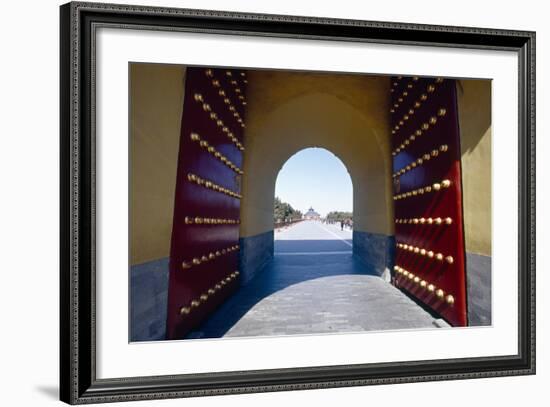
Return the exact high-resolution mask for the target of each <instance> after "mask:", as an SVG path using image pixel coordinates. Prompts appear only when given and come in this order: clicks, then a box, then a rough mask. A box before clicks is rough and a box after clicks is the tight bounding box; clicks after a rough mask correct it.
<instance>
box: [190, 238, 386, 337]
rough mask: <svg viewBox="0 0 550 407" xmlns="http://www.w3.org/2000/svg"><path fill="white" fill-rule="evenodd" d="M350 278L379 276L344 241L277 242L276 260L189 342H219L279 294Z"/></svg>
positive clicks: (229, 301)
mask: <svg viewBox="0 0 550 407" xmlns="http://www.w3.org/2000/svg"><path fill="white" fill-rule="evenodd" d="M350 274H362V275H371V276H378V274H377V273H375V272H374V271H373V270H369V269H367V268H366V266H365V265H364V263H362V262H361V261H360V260H359V259H357V258H355V257H354V256H353V254H352V251H351V247H350V246H348V245H347V244H345V243H343V241H342V240H278V241H275V256H274V258H273V260H272V261H271V262H270V263H269V264H267V265H266V266H265V267H264V268H263V270H262V271H261V272H259V273H258V274H257V275H256V276H255V277H254V278H253V279H252V280H251V281H250V282H249V283H248V284H247V285H245V286H244V287H241V288H240V289H239V290H238V291H237V292H236V293H235V294H234V295H233V296H232V297H231V298H229V299H228V300H227V301H226V302H224V303H223V304H222V305H221V306H220V308H219V309H218V310H217V311H215V312H214V313H213V314H212V315H211V316H210V317H209V318H208V319H207V320H206V321H205V322H204V323H203V324H202V325H201V326H199V327H198V328H197V329H196V330H194V331H192V332H190V333H189V334H188V335H187V337H186V339H192V338H220V337H222V336H224V334H225V333H226V332H227V331H228V330H229V329H231V327H233V326H234V325H235V324H236V323H237V322H238V321H239V320H240V319H241V318H242V317H243V316H244V315H245V314H246V313H247V312H248V311H250V309H251V308H253V307H254V306H255V305H256V304H257V303H259V302H260V301H262V300H263V299H264V298H266V297H268V296H270V295H272V294H274V293H276V292H278V291H280V290H283V289H285V288H287V287H289V286H291V285H294V284H299V283H301V282H304V281H308V280H313V279H317V278H321V277H328V276H338V275H350ZM327 295H329V293H327Z"/></svg>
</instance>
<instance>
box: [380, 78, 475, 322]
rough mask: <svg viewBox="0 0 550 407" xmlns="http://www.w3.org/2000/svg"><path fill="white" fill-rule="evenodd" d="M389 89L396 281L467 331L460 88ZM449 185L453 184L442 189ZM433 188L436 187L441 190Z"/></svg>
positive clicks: (447, 84) (451, 84)
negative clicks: (457, 92) (458, 110)
mask: <svg viewBox="0 0 550 407" xmlns="http://www.w3.org/2000/svg"><path fill="white" fill-rule="evenodd" d="M391 89H392V98H391V99H392V106H391V111H390V114H391V123H392V135H391V137H392V155H393V185H394V191H393V192H394V208H395V222H396V223H395V237H396V244H397V247H396V258H395V264H396V267H395V268H394V272H393V282H394V284H395V285H396V286H398V287H400V288H402V289H404V290H406V291H408V292H409V293H410V294H412V295H413V296H414V297H416V298H417V299H418V300H420V301H421V302H423V303H424V304H426V305H427V306H428V307H430V308H431V309H433V310H434V311H435V312H436V313H437V314H439V315H440V316H441V317H443V318H444V319H445V320H446V321H448V322H449V323H450V324H452V325H453V326H465V325H467V317H466V315H467V313H466V310H467V302H466V301H467V299H466V276H465V254H464V231H463V210H462V189H461V187H462V185H461V168H460V138H459V128H458V117H457V102H456V83H455V81H454V80H449V79H445V80H441V79H437V78H413V77H393V78H392V86H391ZM428 157H429V158H428ZM419 158H420V159H421V160H420V162H419V161H418V160H419ZM413 162H414V164H413ZM447 182H449V183H450V184H449V186H448V187H445V184H446V183H447ZM434 184H439V186H440V188H439V190H436V188H437V185H436V186H435V187H434ZM427 187H429V188H427ZM430 189H431V190H430ZM447 218H450V220H451V223H450V224H447V222H446V220H447ZM439 219H441V224H438V223H439ZM429 252H432V253H433V257H431V256H430V253H429ZM438 254H442V255H443V259H442V260H438V259H437V257H438ZM450 258H452V263H451V259H450ZM430 285H431V286H430ZM432 288H433V289H432ZM439 290H441V291H439ZM438 294H439V295H438Z"/></svg>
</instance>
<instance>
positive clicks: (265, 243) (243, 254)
mask: <svg viewBox="0 0 550 407" xmlns="http://www.w3.org/2000/svg"><path fill="white" fill-rule="evenodd" d="M239 245H240V258H239V270H240V272H241V285H245V284H247V283H248V282H250V280H252V278H253V277H254V276H255V275H256V274H258V273H259V272H260V271H261V270H262V269H263V268H264V266H265V265H266V264H267V263H269V262H270V261H271V260H272V259H273V231H272V230H270V231H269V232H265V233H261V234H259V235H255V236H250V237H241V238H240V239H239Z"/></svg>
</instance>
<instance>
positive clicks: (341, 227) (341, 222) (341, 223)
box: [340, 219, 344, 230]
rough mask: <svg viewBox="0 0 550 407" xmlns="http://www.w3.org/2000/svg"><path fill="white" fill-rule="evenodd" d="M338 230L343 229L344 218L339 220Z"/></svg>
mask: <svg viewBox="0 0 550 407" xmlns="http://www.w3.org/2000/svg"><path fill="white" fill-rule="evenodd" d="M340 230H344V219H342V220H341V221H340Z"/></svg>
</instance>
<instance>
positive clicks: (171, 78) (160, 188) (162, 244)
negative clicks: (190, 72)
mask: <svg viewBox="0 0 550 407" xmlns="http://www.w3.org/2000/svg"><path fill="white" fill-rule="evenodd" d="M184 80H185V68H184V67H181V66H170V65H157V64H131V65H130V93H131V94H130V103H131V106H130V169H131V171H130V264H132V265H134V264H139V263H143V262H146V261H150V260H155V259H160V258H163V257H168V256H169V254H170V239H171V234H172V216H173V212H174V191H175V186H176V170H177V161H178V160H177V158H178V148H179V138H180V127H181V113H182V108H183V94H184V93H183V92H184Z"/></svg>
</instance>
